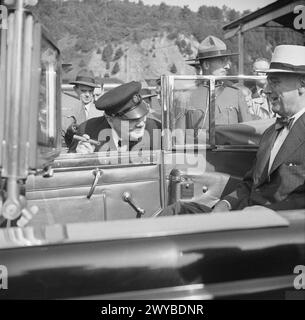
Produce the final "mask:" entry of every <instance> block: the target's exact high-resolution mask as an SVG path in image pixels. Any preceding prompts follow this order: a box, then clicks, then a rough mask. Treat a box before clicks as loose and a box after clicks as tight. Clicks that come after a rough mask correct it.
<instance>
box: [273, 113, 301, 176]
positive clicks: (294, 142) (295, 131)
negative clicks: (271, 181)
mask: <svg viewBox="0 0 305 320" xmlns="http://www.w3.org/2000/svg"><path fill="white" fill-rule="evenodd" d="M304 133H305V114H303V115H302V116H301V117H300V118H299V119H298V120H297V121H296V122H295V124H294V125H293V127H292V128H291V130H290V132H289V134H288V136H287V138H286V139H285V141H284V142H283V144H282V146H281V148H280V150H279V152H278V154H277V155H276V157H275V159H274V161H273V164H272V167H271V170H270V174H271V173H272V172H273V171H274V170H276V169H277V168H278V167H279V166H280V165H281V164H282V163H283V162H285V160H286V159H287V158H288V157H289V156H290V155H291V154H292V153H293V152H294V151H295V150H297V149H298V148H299V146H300V145H301V144H302V143H303V142H304V141H305V134H304Z"/></svg>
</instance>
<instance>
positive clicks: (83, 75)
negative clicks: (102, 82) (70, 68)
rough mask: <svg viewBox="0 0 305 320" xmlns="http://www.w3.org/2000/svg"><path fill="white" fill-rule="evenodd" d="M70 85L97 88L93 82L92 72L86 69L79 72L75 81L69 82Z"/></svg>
mask: <svg viewBox="0 0 305 320" xmlns="http://www.w3.org/2000/svg"><path fill="white" fill-rule="evenodd" d="M70 84H76V85H77V84H82V85H84V86H88V87H92V88H97V87H98V86H99V85H98V84H97V83H96V81H95V77H94V74H93V72H92V71H90V70H87V69H82V70H80V71H79V72H78V74H77V76H76V78H75V80H74V81H71V82H70Z"/></svg>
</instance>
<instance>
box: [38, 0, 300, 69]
mask: <svg viewBox="0 0 305 320" xmlns="http://www.w3.org/2000/svg"><path fill="white" fill-rule="evenodd" d="M34 11H35V13H36V14H37V15H38V17H39V18H40V20H41V21H42V22H43V24H44V25H45V26H46V27H47V28H48V30H49V31H50V33H51V35H52V37H53V38H55V40H61V39H63V38H66V37H67V38H73V39H76V42H74V43H73V44H65V43H63V44H62V47H61V49H63V58H64V59H65V58H67V59H69V60H71V59H72V58H75V57H79V55H81V54H82V55H84V54H88V53H89V52H90V51H93V50H95V49H96V48H97V47H98V46H101V47H102V45H103V44H105V43H106V44H107V45H106V47H105V48H104V50H103V51H102V59H103V61H105V62H106V63H107V62H110V61H116V60H118V59H119V58H120V57H122V52H121V51H120V49H118V50H117V51H116V52H115V54H114V55H113V48H112V46H111V43H112V44H115V43H118V42H120V43H124V41H133V42H134V43H140V41H141V40H143V39H147V38H154V37H156V36H162V35H164V34H167V38H168V39H170V40H176V39H179V35H181V34H183V35H185V36H187V37H189V36H191V35H193V36H194V37H195V39H197V40H198V41H199V42H200V41H202V40H203V39H204V38H205V37H207V36H208V35H210V34H213V35H215V36H217V37H219V38H221V39H223V31H222V27H223V26H224V25H225V24H227V23H229V22H230V21H233V20H235V19H238V18H240V17H241V16H242V15H244V14H248V13H249V11H244V12H243V13H241V12H238V11H236V10H234V9H231V8H229V7H226V6H223V7H222V8H218V7H216V6H206V5H202V6H201V7H200V8H199V9H198V11H197V12H193V11H191V10H190V9H189V7H188V6H184V7H183V8H181V7H178V6H169V5H166V4H165V3H161V4H160V5H152V6H150V5H144V4H143V2H142V1H138V2H137V3H136V2H133V1H128V0H124V1H118V0H82V1H79V0H66V1H63V0H52V1H51V0H40V1H39V2H38V4H37V5H36V6H35V7H34ZM291 34H292V33H290V32H289V31H286V30H283V29H282V28H281V29H279V28H277V29H276V28H274V29H272V28H271V30H270V29H268V31H266V32H265V33H264V34H262V33H261V32H260V31H253V32H252V31H250V32H247V33H246V37H245V38H246V43H245V49H246V55H245V56H246V57H247V59H246V63H249V64H250V63H251V62H252V60H253V59H254V57H257V56H259V55H261V56H265V57H270V47H271V48H272V47H274V46H275V45H277V44H279V43H288V42H289V41H290V43H296V41H299V40H298V39H297V38H295V35H293V36H292V35H291ZM227 44H228V47H229V48H230V49H231V50H232V49H233V50H234V51H236V49H237V39H236V37H235V38H234V39H231V40H229V41H227ZM177 45H178V47H179V49H180V51H181V52H183V53H185V54H189V55H191V54H192V53H191V48H190V47H188V46H185V45H184V43H179V44H177Z"/></svg>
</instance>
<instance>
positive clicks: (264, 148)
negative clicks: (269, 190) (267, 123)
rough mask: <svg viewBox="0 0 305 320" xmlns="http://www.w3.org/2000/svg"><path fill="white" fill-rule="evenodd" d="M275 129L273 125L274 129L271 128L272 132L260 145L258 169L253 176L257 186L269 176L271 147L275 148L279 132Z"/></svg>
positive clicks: (267, 134)
mask: <svg viewBox="0 0 305 320" xmlns="http://www.w3.org/2000/svg"><path fill="white" fill-rule="evenodd" d="M274 127H275V126H274V125H273V126H272V128H270V131H269V132H268V133H266V138H265V139H264V141H263V142H262V143H261V144H260V148H259V151H258V152H257V156H256V158H257V159H256V167H255V170H254V175H253V178H254V184H255V185H258V184H259V183H262V182H263V181H265V179H266V178H267V175H268V171H266V167H267V164H268V162H269V158H270V151H271V147H272V146H273V143H274V141H275V138H276V136H277V132H276V131H275V128H274Z"/></svg>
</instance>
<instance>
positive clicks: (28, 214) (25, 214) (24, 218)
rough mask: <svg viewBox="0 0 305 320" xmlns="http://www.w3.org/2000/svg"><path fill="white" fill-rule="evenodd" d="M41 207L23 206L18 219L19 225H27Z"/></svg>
mask: <svg viewBox="0 0 305 320" xmlns="http://www.w3.org/2000/svg"><path fill="white" fill-rule="evenodd" d="M38 211H39V208H38V207H37V206H32V207H31V208H30V209H27V208H23V209H22V210H21V216H20V217H19V219H18V220H17V226H18V227H25V226H26V225H27V224H28V223H29V222H30V221H31V220H32V219H33V217H34V216H35V215H36V214H37V213H38Z"/></svg>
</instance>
